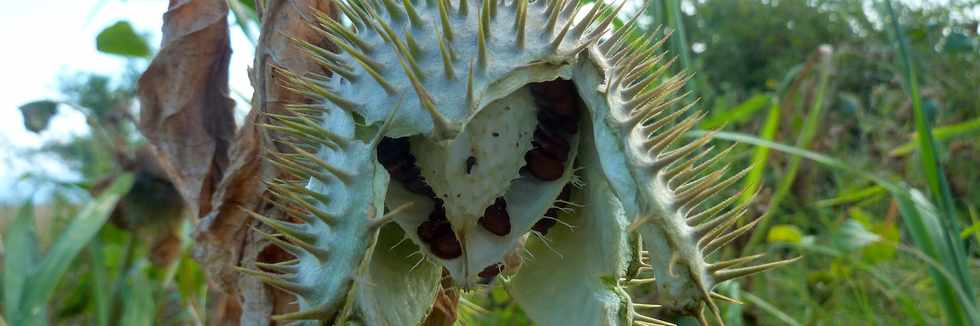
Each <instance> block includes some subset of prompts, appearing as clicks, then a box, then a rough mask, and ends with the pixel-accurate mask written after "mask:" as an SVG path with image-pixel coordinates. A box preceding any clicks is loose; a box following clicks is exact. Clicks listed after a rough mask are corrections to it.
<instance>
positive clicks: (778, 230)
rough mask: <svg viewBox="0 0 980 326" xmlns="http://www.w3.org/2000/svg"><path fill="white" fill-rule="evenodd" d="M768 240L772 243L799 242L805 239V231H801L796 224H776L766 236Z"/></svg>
mask: <svg viewBox="0 0 980 326" xmlns="http://www.w3.org/2000/svg"><path fill="white" fill-rule="evenodd" d="M766 240H767V241H769V242H770V243H772V242H785V243H791V244H799V243H800V241H803V232H802V231H800V228H798V227H796V226H795V225H789V224H780V225H774V226H773V227H772V228H771V229H769V234H768V235H767V236H766Z"/></svg>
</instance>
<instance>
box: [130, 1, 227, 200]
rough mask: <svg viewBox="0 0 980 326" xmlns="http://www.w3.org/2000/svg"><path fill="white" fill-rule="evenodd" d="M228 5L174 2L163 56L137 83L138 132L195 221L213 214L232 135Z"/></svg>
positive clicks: (166, 16) (165, 26)
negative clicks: (167, 175) (159, 159)
mask: <svg viewBox="0 0 980 326" xmlns="http://www.w3.org/2000/svg"><path fill="white" fill-rule="evenodd" d="M227 16H228V5H227V3H226V2H225V1H222V0H197V1H193V0H173V1H170V7H169V9H168V10H167V12H166V13H165V14H164V23H163V42H162V46H161V50H160V52H159V54H157V56H156V57H155V58H154V59H153V62H152V63H151V64H150V67H149V68H147V70H146V71H145V72H144V73H143V75H142V76H141V77H140V80H139V83H138V95H139V99H140V107H141V109H140V110H141V112H140V130H141V131H142V132H143V134H144V135H145V136H146V138H147V139H149V141H150V143H151V144H152V145H153V149H154V152H155V153H156V154H157V155H158V156H160V158H161V161H162V162H163V166H164V169H165V170H166V171H167V173H168V174H169V175H170V176H171V179H172V180H173V181H174V183H175V184H176V186H177V189H178V190H179V191H180V194H181V196H182V197H183V198H184V200H186V201H187V202H188V205H189V206H190V209H191V212H192V213H193V214H194V216H201V215H202V214H204V213H206V212H208V211H210V201H211V194H212V192H213V191H214V187H215V186H216V185H217V184H218V182H219V181H220V180H221V177H222V172H223V170H224V169H225V167H226V166H227V165H228V155H227V152H228V146H229V143H230V140H231V138H232V135H233V134H234V130H235V123H234V117H233V115H232V114H233V112H232V109H233V108H234V101H232V100H231V98H229V97H228V62H229V59H230V57H231V48H230V46H229V37H228V22H227Z"/></svg>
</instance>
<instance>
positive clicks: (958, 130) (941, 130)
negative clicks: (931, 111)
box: [888, 118, 980, 156]
mask: <svg viewBox="0 0 980 326" xmlns="http://www.w3.org/2000/svg"><path fill="white" fill-rule="evenodd" d="M932 135H933V136H934V137H935V140H937V141H944V140H950V139H956V138H963V137H970V136H976V135H980V118H976V119H973V120H967V121H964V122H960V123H955V124H951V125H948V126H942V127H938V128H933V129H932ZM919 142H920V140H919V134H917V133H916V134H913V135H912V141H909V142H908V143H905V144H902V145H901V146H898V147H896V148H895V149H893V150H891V152H889V153H888V155H889V156H905V155H908V154H910V153H912V152H914V151H915V150H916V148H917V146H918V144H919Z"/></svg>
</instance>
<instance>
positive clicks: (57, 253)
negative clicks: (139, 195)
mask: <svg viewBox="0 0 980 326" xmlns="http://www.w3.org/2000/svg"><path fill="white" fill-rule="evenodd" d="M132 183H133V177H132V176H131V175H129V174H125V175H123V176H120V177H118V178H116V180H115V181H114V182H113V183H112V185H111V186H109V188H108V189H107V190H106V191H105V192H104V193H103V194H102V195H100V196H99V197H97V198H95V199H94V200H93V201H92V202H91V203H89V204H88V205H86V206H85V207H84V208H83V209H82V211H81V212H79V213H78V215H77V216H75V218H74V219H73V220H72V221H71V223H70V224H69V225H68V227H67V228H65V231H64V232H63V233H62V234H61V236H60V237H59V238H58V239H57V241H55V243H54V245H52V246H51V249H50V250H48V253H47V255H45V257H44V259H42V260H41V263H40V265H38V266H37V268H36V269H35V270H34V272H33V273H32V274H31V276H30V284H31V287H30V288H28V289H26V292H25V293H24V297H23V298H24V300H23V302H22V303H21V313H22V314H26V315H25V316H23V318H24V319H23V320H25V321H26V320H32V319H37V318H39V317H40V316H41V314H40V313H41V311H42V308H43V307H44V306H45V305H46V304H47V302H48V299H49V298H50V297H51V294H52V293H53V292H54V289H55V287H57V285H58V281H59V280H60V279H61V276H62V275H64V273H65V271H67V270H68V267H69V266H70V264H71V262H72V260H74V259H75V256H77V255H78V253H79V252H80V251H81V250H82V248H85V246H86V245H87V244H88V242H89V241H90V240H92V238H93V237H95V235H96V234H97V233H98V232H99V229H101V228H102V225H103V224H105V222H106V220H108V219H109V213H111V212H112V210H113V209H114V208H115V207H116V202H117V201H119V198H121V197H122V196H123V195H124V194H126V192H128V191H129V188H130V186H132ZM35 259H36V258H35ZM14 324H18V323H16V322H15V323H14Z"/></svg>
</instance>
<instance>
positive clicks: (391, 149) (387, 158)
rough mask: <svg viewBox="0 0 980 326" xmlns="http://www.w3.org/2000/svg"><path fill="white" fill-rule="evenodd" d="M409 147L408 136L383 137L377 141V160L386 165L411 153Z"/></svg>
mask: <svg viewBox="0 0 980 326" xmlns="http://www.w3.org/2000/svg"><path fill="white" fill-rule="evenodd" d="M409 149H410V147H409V142H408V137H402V138H388V137H385V138H384V139H381V142H379V143H378V162H381V164H382V165H385V166H387V165H388V164H389V163H394V162H396V161H398V160H401V159H404V158H405V157H406V156H411V155H412V154H411V152H410V151H409ZM413 163H414V162H413Z"/></svg>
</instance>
